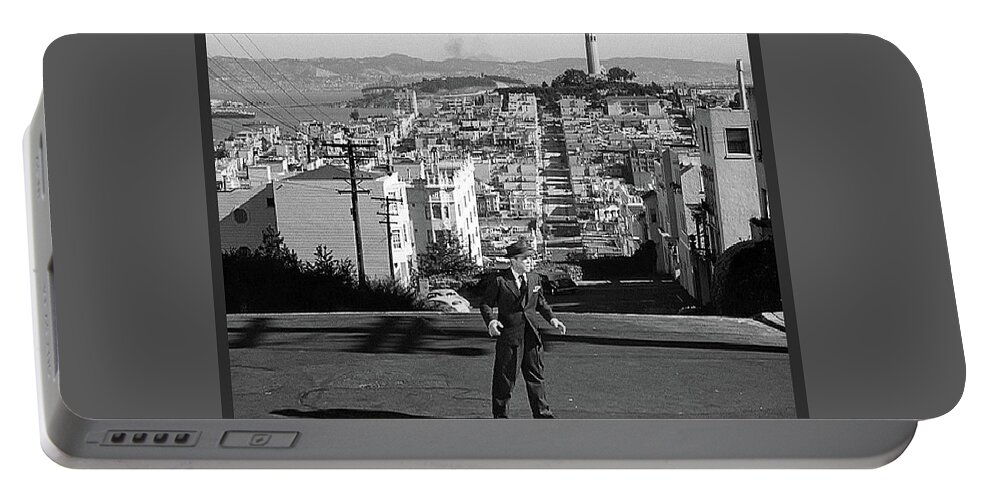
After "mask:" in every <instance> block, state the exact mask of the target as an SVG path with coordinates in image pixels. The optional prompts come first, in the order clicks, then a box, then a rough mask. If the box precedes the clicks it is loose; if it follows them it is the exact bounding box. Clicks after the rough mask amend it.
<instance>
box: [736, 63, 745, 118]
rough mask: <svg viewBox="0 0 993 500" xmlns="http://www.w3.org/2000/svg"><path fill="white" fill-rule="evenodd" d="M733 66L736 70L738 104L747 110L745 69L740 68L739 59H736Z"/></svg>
mask: <svg viewBox="0 0 993 500" xmlns="http://www.w3.org/2000/svg"><path fill="white" fill-rule="evenodd" d="M734 66H735V68H736V69H737V70H738V95H739V97H738V99H739V103H738V104H739V105H740V106H741V109H743V110H745V111H748V99H746V98H745V71H744V70H743V69H742V68H741V59H738V61H737V62H736V63H735V65H734Z"/></svg>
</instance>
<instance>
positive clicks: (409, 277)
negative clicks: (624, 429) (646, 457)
mask: <svg viewBox="0 0 993 500" xmlns="http://www.w3.org/2000/svg"><path fill="white" fill-rule="evenodd" d="M206 46H207V57H208V60H207V70H208V79H209V87H210V115H211V119H212V129H213V153H214V167H215V168H214V170H215V181H216V197H217V215H218V221H219V229H220V251H221V260H222V262H223V281H224V298H225V304H226V313H227V315H226V321H227V330H228V347H229V357H230V375H231V387H232V394H233V405H234V413H235V417H237V418H566V419H607V418H623V419H631V418H655V419H659V418H687V419H688V418H796V417H797V416H798V411H797V405H796V401H797V395H796V394H795V391H794V387H793V382H792V380H793V378H792V377H793V374H792V373H791V368H790V366H791V365H790V351H789V348H788V345H787V335H786V328H787V324H786V320H785V317H784V312H783V309H784V308H783V298H782V294H781V291H780V282H781V280H780V269H778V267H777V260H776V250H777V249H776V238H775V237H774V234H773V233H774V230H773V227H774V224H773V222H774V220H775V218H776V217H777V216H778V208H777V207H775V206H774V205H773V203H772V202H771V201H770V191H769V189H770V188H769V186H768V183H767V175H766V165H765V163H764V162H763V149H762V146H763V144H762V140H761V131H762V124H761V120H760V119H759V113H758V105H757V104H756V93H755V87H754V84H753V80H752V72H751V61H750V59H749V54H748V44H747V41H746V37H745V35H650V34H594V33H585V34H583V33H579V34H554V35H552V34H519V35H510V34H503V35H501V34H486V35H475V34H451V35H448V34H430V35H429V34H425V35H415V34H405V35H390V34H383V35H375V34H361V35H360V34H354V35H254V34H215V35H207V36H206ZM780 168H788V166H786V167H783V166H780Z"/></svg>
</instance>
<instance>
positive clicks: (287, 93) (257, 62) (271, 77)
mask: <svg viewBox="0 0 993 500" xmlns="http://www.w3.org/2000/svg"><path fill="white" fill-rule="evenodd" d="M228 36H230V37H231V39H232V40H234V43H236V44H238V47H240V48H241V50H244V51H245V54H248V55H249V56H251V53H250V52H248V49H246V48H245V46H244V45H242V44H241V42H239V41H238V39H237V38H235V37H234V35H228ZM249 41H251V39H249ZM262 57H263V58H264V57H265V54H263V55H262ZM252 62H254V63H255V65H256V66H258V67H259V69H260V70H261V71H262V74H264V75H265V76H267V77H269V79H270V80H272V83H274V84H276V88H278V89H279V90H280V91H282V92H283V94H285V95H286V97H288V98H289V99H290V102H292V103H293V104H294V105H296V107H298V108H302V109H303V110H304V112H305V113H307V114H308V115H310V117H311V118H312V119H313V120H314V121H318V122H319V121H321V120H320V119H319V118H317V117H316V116H314V114H313V113H311V112H310V110H309V109H308V108H307V107H305V106H304V105H302V104H300V102H299V101H297V100H296V99H294V98H293V96H291V95H290V93H289V92H287V91H286V89H284V88H283V86H282V85H280V84H279V82H277V81H276V79H275V78H274V77H273V76H272V75H270V74H269V72H268V71H266V70H265V68H263V67H262V65H261V64H259V61H258V60H256V59H252ZM270 64H272V63H270ZM273 67H275V66H273ZM284 78H285V77H284Z"/></svg>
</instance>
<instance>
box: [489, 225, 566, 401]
mask: <svg viewBox="0 0 993 500" xmlns="http://www.w3.org/2000/svg"><path fill="white" fill-rule="evenodd" d="M532 254H533V251H532V250H531V248H530V246H528V244H527V243H526V242H524V241H518V242H517V243H514V244H513V245H511V246H509V247H507V258H508V259H510V268H508V269H505V270H504V271H503V272H501V273H500V274H499V275H497V276H496V277H495V279H493V280H491V281H490V283H489V284H488V286H487V288H486V294H485V295H484V297H483V303H482V305H481V306H480V311H482V313H483V320H484V321H486V327H487V329H488V330H489V334H490V336H491V337H496V338H497V342H496V360H495V362H494V363H493V418H507V405H508V404H509V403H510V395H511V393H512V392H513V391H514V382H515V381H516V379H517V364H518V363H520V365H521V373H522V374H523V375H524V383H525V385H526V387H527V392H528V402H529V403H530V404H531V415H532V416H533V417H534V418H555V417H554V416H553V415H552V411H551V410H550V409H549V408H548V402H547V401H546V400H545V386H544V382H545V378H544V375H543V373H542V372H543V370H544V366H543V365H542V363H541V347H542V344H541V334H540V333H539V332H538V315H539V314H540V315H541V317H543V318H545V320H546V321H548V322H549V323H551V325H552V326H554V327H555V328H556V329H558V331H559V332H560V333H562V334H563V335H564V334H565V325H564V324H563V323H562V322H561V321H559V320H558V319H556V318H555V316H554V315H553V314H552V308H551V307H549V306H548V302H545V296H544V294H543V293H542V291H541V279H540V278H539V277H538V275H537V274H535V273H533V272H531V268H532V266H533V260H532V259H533V257H532ZM494 308H496V309H497V310H498V311H494Z"/></svg>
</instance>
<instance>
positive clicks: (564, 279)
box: [538, 271, 579, 295]
mask: <svg viewBox="0 0 993 500" xmlns="http://www.w3.org/2000/svg"><path fill="white" fill-rule="evenodd" d="M538 275H539V276H541V288H542V290H544V291H545V293H547V294H549V295H560V294H563V293H572V292H575V291H576V290H578V289H579V287H578V286H576V282H575V281H573V280H572V277H571V276H569V273H567V272H565V271H550V272H547V273H546V272H540V273H538Z"/></svg>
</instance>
